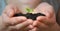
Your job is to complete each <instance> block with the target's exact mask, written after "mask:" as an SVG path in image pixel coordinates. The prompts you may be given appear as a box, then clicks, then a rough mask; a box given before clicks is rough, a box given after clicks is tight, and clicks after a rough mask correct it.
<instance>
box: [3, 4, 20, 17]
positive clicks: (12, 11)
mask: <svg viewBox="0 0 60 31" xmlns="http://www.w3.org/2000/svg"><path fill="white" fill-rule="evenodd" d="M18 11H19V10H18V9H17V7H16V6H14V5H8V6H6V8H5V10H4V11H3V14H6V15H7V16H9V17H12V16H13V15H14V14H15V13H17V12H18Z"/></svg>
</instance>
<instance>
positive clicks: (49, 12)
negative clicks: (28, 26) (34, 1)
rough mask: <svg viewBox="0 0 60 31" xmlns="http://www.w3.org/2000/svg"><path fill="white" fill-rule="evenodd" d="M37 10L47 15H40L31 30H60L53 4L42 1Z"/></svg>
mask: <svg viewBox="0 0 60 31" xmlns="http://www.w3.org/2000/svg"><path fill="white" fill-rule="evenodd" d="M35 12H39V13H43V14H45V15H46V16H38V17H37V19H36V21H34V23H33V25H32V26H34V28H33V29H32V30H31V31H60V27H59V25H58V24H57V22H56V17H55V12H54V9H53V7H52V6H51V5H49V4H48V3H46V2H44V3H41V4H40V5H39V6H38V7H37V8H36V9H35ZM35 27H36V28H35Z"/></svg>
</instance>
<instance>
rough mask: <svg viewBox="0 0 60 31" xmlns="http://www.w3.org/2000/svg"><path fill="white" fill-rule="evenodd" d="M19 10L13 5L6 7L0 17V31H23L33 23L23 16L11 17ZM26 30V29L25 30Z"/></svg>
mask: <svg viewBox="0 0 60 31" xmlns="http://www.w3.org/2000/svg"><path fill="white" fill-rule="evenodd" d="M18 12H19V10H18V9H17V7H15V6H13V5H8V6H7V7H6V8H5V10H4V12H3V13H2V15H1V17H0V19H1V20H0V31H25V30H24V29H26V28H27V26H29V25H30V24H31V23H32V22H33V21H32V20H31V19H27V18H26V17H24V16H18V17H13V16H14V14H15V13H18ZM27 30H28V29H27Z"/></svg>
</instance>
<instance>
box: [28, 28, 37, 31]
mask: <svg viewBox="0 0 60 31" xmlns="http://www.w3.org/2000/svg"><path fill="white" fill-rule="evenodd" d="M29 31H37V28H36V27H35V28H33V29H32V30H29Z"/></svg>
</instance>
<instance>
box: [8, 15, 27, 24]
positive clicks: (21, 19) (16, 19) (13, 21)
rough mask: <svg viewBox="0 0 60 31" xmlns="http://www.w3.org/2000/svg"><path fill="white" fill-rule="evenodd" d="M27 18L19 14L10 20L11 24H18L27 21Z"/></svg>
mask: <svg viewBox="0 0 60 31" xmlns="http://www.w3.org/2000/svg"><path fill="white" fill-rule="evenodd" d="M26 20H27V18H26V17H24V16H19V17H13V18H10V20H9V21H8V23H9V24H11V25H16V24H18V23H22V22H24V21H26Z"/></svg>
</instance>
